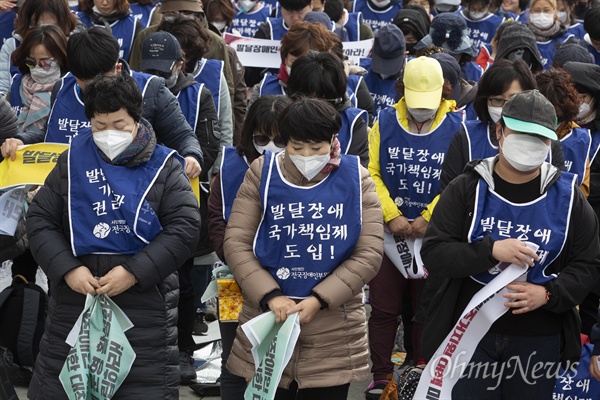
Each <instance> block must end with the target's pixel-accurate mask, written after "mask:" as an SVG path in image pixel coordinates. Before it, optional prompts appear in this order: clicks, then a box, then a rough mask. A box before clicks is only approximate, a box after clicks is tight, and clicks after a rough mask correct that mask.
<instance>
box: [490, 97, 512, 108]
mask: <svg viewBox="0 0 600 400" xmlns="http://www.w3.org/2000/svg"><path fill="white" fill-rule="evenodd" d="M507 101H508V100H504V99H501V98H498V97H490V98H488V102H489V103H490V106H492V107H504V105H505V104H506V102H507Z"/></svg>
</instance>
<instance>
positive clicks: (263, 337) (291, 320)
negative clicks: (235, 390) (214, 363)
mask: <svg viewBox="0 0 600 400" xmlns="http://www.w3.org/2000/svg"><path fill="white" fill-rule="evenodd" d="M242 329H243V330H244V333H245V334H246V336H247V337H248V340H250V343H252V356H253V357H254V369H255V373H254V377H252V380H251V381H250V383H249V384H248V387H247V388H246V392H245V393H244V399H245V400H272V399H273V398H275V392H276V391H277V386H278V385H279V381H280V380H281V375H282V374H283V370H284V369H285V367H286V365H287V363H288V362H289V361H290V359H291V358H292V354H293V352H294V347H295V346H296V342H297V341H298V336H299V335H300V314H299V313H294V314H292V315H289V316H288V317H287V319H286V320H285V322H280V323H275V314H273V312H272V311H269V312H268V313H264V314H261V315H259V316H258V317H256V318H253V319H251V320H250V321H248V322H246V323H245V324H244V325H242Z"/></svg>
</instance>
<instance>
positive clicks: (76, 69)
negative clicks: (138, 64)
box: [67, 28, 119, 80]
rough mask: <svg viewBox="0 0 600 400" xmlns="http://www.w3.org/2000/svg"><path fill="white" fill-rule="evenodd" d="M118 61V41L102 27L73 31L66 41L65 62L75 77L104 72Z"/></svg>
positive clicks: (86, 76)
mask: <svg viewBox="0 0 600 400" xmlns="http://www.w3.org/2000/svg"><path fill="white" fill-rule="evenodd" d="M118 61H119V42H117V39H115V38H114V36H113V35H111V34H110V33H109V32H108V31H107V30H106V29H104V28H92V29H89V30H85V29H84V30H81V31H78V32H74V33H73V34H72V35H71V36H70V38H69V41H68V42H67V64H68V66H69V71H71V73H72V74H73V75H74V76H75V77H76V78H79V79H83V80H88V79H92V78H94V77H95V76H96V75H102V74H106V73H107V72H110V71H112V70H113V69H114V68H115V65H116V64H117V62H118Z"/></svg>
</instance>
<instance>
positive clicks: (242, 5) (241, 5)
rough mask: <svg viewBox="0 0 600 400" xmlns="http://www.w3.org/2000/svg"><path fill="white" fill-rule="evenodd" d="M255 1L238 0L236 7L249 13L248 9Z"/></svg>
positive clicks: (249, 9)
mask: <svg viewBox="0 0 600 400" xmlns="http://www.w3.org/2000/svg"><path fill="white" fill-rule="evenodd" d="M256 3H257V0H240V1H239V2H238V7H239V8H240V11H241V12H243V13H249V12H250V11H252V9H253V8H254V6H255V5H256Z"/></svg>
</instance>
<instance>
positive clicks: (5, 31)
mask: <svg viewBox="0 0 600 400" xmlns="http://www.w3.org/2000/svg"><path fill="white" fill-rule="evenodd" d="M15 19H17V13H16V12H15V9H14V8H13V9H12V10H11V11H9V12H4V13H1V14H0V39H1V40H2V43H0V46H2V45H3V44H4V42H6V40H7V39H8V38H10V37H12V33H13V30H14V29H15Z"/></svg>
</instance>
